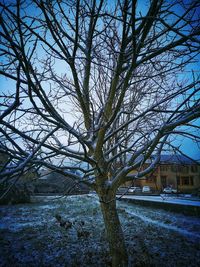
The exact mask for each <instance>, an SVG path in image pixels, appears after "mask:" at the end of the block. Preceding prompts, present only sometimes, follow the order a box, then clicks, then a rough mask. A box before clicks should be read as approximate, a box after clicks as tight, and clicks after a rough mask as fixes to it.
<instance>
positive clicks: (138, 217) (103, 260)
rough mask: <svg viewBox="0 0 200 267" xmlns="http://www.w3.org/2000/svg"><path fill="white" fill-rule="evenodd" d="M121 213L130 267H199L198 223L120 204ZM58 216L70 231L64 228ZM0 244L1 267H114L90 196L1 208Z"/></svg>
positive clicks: (180, 216) (101, 223)
mask: <svg viewBox="0 0 200 267" xmlns="http://www.w3.org/2000/svg"><path fill="white" fill-rule="evenodd" d="M118 211H119V215H120V220H121V223H122V225H123V230H124V235H125V239H126V244H127V248H128V253H129V262H130V267H132V266H148V267H149V266H159V267H160V266H162V267H165V266H169V267H172V266H181V267H182V266H194V267H197V266H200V249H199V248H200V233H199V229H200V220H199V218H196V217H192V216H191V217H190V216H185V215H182V214H176V213H172V212H166V211H164V210H158V209H152V208H148V207H141V206H137V205H134V204H132V203H126V202H122V201H120V202H118ZM58 215H60V216H61V218H62V221H64V222H65V221H68V222H71V223H73V225H72V227H71V228H68V229H65V228H64V227H62V226H60V223H59V222H58V220H57V219H56V217H55V216H58ZM77 230H78V231H79V230H81V231H82V232H85V233H87V235H83V236H80V235H78V234H77ZM79 232H80V231H79ZM0 243H1V248H0V249H1V254H0V266H5V267H7V266H9V267H12V266H16V267H17V266H24V267H25V266H29V267H31V266H39V267H42V266H45V267H47V266H55V267H57V266H67V267H68V266H70V267H71V266H80V267H82V266H83V267H84V266H95V267H98V266H102V267H106V266H110V262H111V261H110V257H109V253H108V245H107V242H106V235H105V230H104V225H103V221H102V216H101V213H100V210H99V204H98V199H97V197H96V195H92V194H91V195H90V194H89V195H82V196H68V197H64V198H57V199H53V200H52V199H51V200H49V201H46V202H40V203H33V204H24V205H13V206H1V207H0ZM134 264H135V265H134Z"/></svg>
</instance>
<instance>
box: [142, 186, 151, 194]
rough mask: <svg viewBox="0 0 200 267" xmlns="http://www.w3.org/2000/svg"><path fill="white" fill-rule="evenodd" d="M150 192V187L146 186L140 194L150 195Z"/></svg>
mask: <svg viewBox="0 0 200 267" xmlns="http://www.w3.org/2000/svg"><path fill="white" fill-rule="evenodd" d="M150 192H151V188H150V186H148V185H145V186H143V188H142V193H150Z"/></svg>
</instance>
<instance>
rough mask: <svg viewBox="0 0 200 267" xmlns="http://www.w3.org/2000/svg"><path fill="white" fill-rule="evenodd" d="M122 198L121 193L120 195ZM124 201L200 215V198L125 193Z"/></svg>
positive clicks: (122, 198)
mask: <svg viewBox="0 0 200 267" xmlns="http://www.w3.org/2000/svg"><path fill="white" fill-rule="evenodd" d="M118 197H119V198H120V195H118ZM120 199H121V200H123V201H128V202H133V203H134V204H138V205H143V206H148V207H150V206H151V207H153V208H161V209H165V210H168V211H173V212H179V213H182V214H185V215H193V216H197V217H200V200H192V199H187V198H184V199H183V198H180V197H177V196H169V195H161V196H144V195H143V196H136V195H124V196H122V197H121V198H120Z"/></svg>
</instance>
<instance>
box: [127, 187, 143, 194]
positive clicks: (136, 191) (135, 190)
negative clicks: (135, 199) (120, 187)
mask: <svg viewBox="0 0 200 267" xmlns="http://www.w3.org/2000/svg"><path fill="white" fill-rule="evenodd" d="M128 192H129V193H141V192H142V189H141V188H140V187H139V186H132V187H130V188H129V190H128Z"/></svg>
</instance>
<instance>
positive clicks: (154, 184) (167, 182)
mask: <svg viewBox="0 0 200 267" xmlns="http://www.w3.org/2000/svg"><path fill="white" fill-rule="evenodd" d="M137 184H138V185H139V186H144V185H149V186H150V187H151V188H152V189H154V190H156V191H157V190H159V191H162V190H163V188H165V187H167V186H171V187H172V188H175V189H178V191H180V192H188V193H190V192H193V191H195V190H196V189H198V188H199V187H200V166H198V165H174V164H160V165H159V166H158V167H157V169H156V170H155V171H154V172H153V173H151V174H150V175H148V176H146V177H144V179H142V180H140V181H138V182H137Z"/></svg>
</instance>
